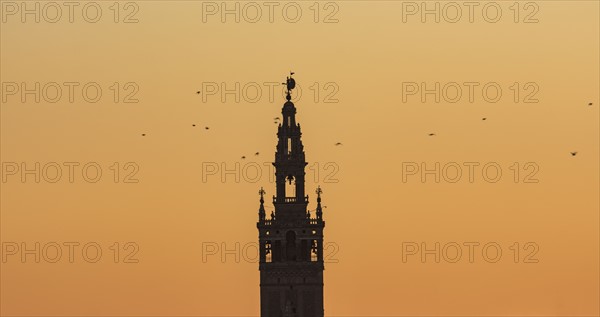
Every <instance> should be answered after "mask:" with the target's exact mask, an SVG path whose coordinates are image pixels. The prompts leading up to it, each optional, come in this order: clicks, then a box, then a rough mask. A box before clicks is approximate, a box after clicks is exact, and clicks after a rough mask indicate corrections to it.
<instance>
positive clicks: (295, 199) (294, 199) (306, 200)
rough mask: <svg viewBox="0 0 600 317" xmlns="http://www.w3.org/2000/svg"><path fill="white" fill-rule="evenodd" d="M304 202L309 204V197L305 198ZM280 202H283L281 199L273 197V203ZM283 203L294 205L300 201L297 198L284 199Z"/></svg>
mask: <svg viewBox="0 0 600 317" xmlns="http://www.w3.org/2000/svg"><path fill="white" fill-rule="evenodd" d="M303 200H304V201H303V202H304V203H308V196H305V197H304V199H303ZM279 202H281V201H280V200H279V199H277V197H274V196H273V203H279ZM283 202H284V203H290V204H294V203H299V202H300V201H298V199H297V198H296V197H284V198H283Z"/></svg>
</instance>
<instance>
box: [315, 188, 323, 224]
mask: <svg viewBox="0 0 600 317" xmlns="http://www.w3.org/2000/svg"><path fill="white" fill-rule="evenodd" d="M315 193H317V219H323V208H322V207H321V194H322V193H323V190H322V189H321V186H317V190H315Z"/></svg>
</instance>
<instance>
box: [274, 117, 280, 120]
mask: <svg viewBox="0 0 600 317" xmlns="http://www.w3.org/2000/svg"><path fill="white" fill-rule="evenodd" d="M273 120H281V118H279V117H275V118H273Z"/></svg>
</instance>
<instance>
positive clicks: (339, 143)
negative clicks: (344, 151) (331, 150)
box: [335, 142, 343, 146]
mask: <svg viewBox="0 0 600 317" xmlns="http://www.w3.org/2000/svg"><path fill="white" fill-rule="evenodd" d="M339 145H343V144H342V143H341V142H338V143H336V144H335V146H339Z"/></svg>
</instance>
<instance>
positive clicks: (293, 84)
mask: <svg viewBox="0 0 600 317" xmlns="http://www.w3.org/2000/svg"><path fill="white" fill-rule="evenodd" d="M294 74H295V73H294V72H290V76H289V77H288V78H287V79H286V81H285V83H281V84H282V85H286V87H287V94H286V95H285V99H287V100H288V101H290V100H291V99H292V95H291V93H292V89H294V88H296V81H295V80H294V78H292V75H294Z"/></svg>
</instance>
